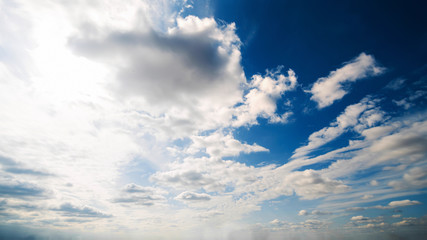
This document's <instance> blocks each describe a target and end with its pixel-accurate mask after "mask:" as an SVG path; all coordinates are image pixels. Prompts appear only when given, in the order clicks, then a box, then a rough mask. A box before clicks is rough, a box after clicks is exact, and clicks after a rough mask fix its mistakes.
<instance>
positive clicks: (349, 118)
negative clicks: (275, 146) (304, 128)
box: [291, 99, 383, 158]
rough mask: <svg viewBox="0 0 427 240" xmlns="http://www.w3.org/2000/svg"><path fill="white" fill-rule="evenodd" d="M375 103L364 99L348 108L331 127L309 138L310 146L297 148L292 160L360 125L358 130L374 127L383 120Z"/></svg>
mask: <svg viewBox="0 0 427 240" xmlns="http://www.w3.org/2000/svg"><path fill="white" fill-rule="evenodd" d="M375 105H376V103H375V101H372V100H368V99H363V100H362V101H361V102H360V103H357V104H353V105H350V106H348V107H346V109H345V110H344V112H343V113H341V114H340V115H339V116H338V117H337V118H336V120H335V121H334V122H332V123H331V124H330V126H329V127H325V128H322V129H321V130H319V131H317V132H314V133H312V134H311V135H310V136H309V137H308V144H307V145H305V146H302V147H299V148H297V149H296V150H295V151H294V155H292V157H291V158H298V157H303V156H306V155H307V154H309V153H310V152H311V151H313V150H315V149H317V148H319V147H320V146H323V145H325V144H326V143H328V142H331V141H333V140H334V139H336V138H337V137H339V136H340V135H342V134H343V133H344V132H346V131H348V130H349V129H351V128H352V127H355V126H356V125H358V124H359V125H358V127H357V129H358V130H359V131H361V129H363V128H366V127H370V126H373V125H374V124H375V123H377V122H379V121H381V120H383V119H382V114H381V112H380V111H379V110H378V109H375V108H374V107H375Z"/></svg>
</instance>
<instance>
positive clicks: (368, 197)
mask: <svg viewBox="0 0 427 240" xmlns="http://www.w3.org/2000/svg"><path fill="white" fill-rule="evenodd" d="M373 197H374V196H373V195H371V194H365V195H363V197H362V199H363V200H367V199H371V198H373Z"/></svg>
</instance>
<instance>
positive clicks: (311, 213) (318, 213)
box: [298, 210, 332, 216]
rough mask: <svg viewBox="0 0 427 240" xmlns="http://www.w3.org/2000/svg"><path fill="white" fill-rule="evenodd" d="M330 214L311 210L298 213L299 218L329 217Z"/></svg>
mask: <svg viewBox="0 0 427 240" xmlns="http://www.w3.org/2000/svg"><path fill="white" fill-rule="evenodd" d="M330 214H332V213H331V212H327V211H319V210H313V211H311V212H307V211H306V210H301V211H299V212H298V215H299V216H308V215H316V216H323V215H330Z"/></svg>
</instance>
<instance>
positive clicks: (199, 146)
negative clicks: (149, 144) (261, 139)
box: [186, 131, 268, 157]
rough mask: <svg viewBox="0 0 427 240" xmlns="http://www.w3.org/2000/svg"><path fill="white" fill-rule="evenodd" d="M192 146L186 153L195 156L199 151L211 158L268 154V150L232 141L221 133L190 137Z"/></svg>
mask: <svg viewBox="0 0 427 240" xmlns="http://www.w3.org/2000/svg"><path fill="white" fill-rule="evenodd" d="M191 140H192V141H193V144H191V145H190V146H189V147H188V149H187V150H186V153H190V154H195V153H197V152H198V151H199V150H204V151H205V152H206V153H207V154H209V155H210V156H212V157H226V156H238V155H239V154H240V153H241V152H243V153H246V154H248V153H251V152H268V149H266V148H264V147H261V146H259V145H257V144H253V145H249V144H246V143H241V142H240V141H238V140H236V139H234V137H233V136H232V135H231V134H228V135H224V134H223V133H222V132H218V131H217V132H214V133H213V134H210V135H207V136H193V137H191Z"/></svg>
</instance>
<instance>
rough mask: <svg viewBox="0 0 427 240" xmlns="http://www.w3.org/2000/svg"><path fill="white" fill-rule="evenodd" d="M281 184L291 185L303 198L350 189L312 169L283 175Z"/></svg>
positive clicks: (286, 186)
mask: <svg viewBox="0 0 427 240" xmlns="http://www.w3.org/2000/svg"><path fill="white" fill-rule="evenodd" d="M282 184H283V186H284V187H285V188H288V187H291V188H292V189H293V191H295V194H296V195H298V196H301V197H302V198H303V199H316V198H320V197H323V196H325V195H327V194H330V193H342V192H346V191H348V190H349V189H350V188H349V187H348V186H346V185H345V184H344V183H343V182H341V181H338V180H333V179H329V178H325V177H323V176H322V175H321V174H320V173H318V172H316V171H314V170H312V169H309V170H305V171H302V172H292V173H290V174H289V175H288V176H286V177H285V180H284V181H283V183H282Z"/></svg>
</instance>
